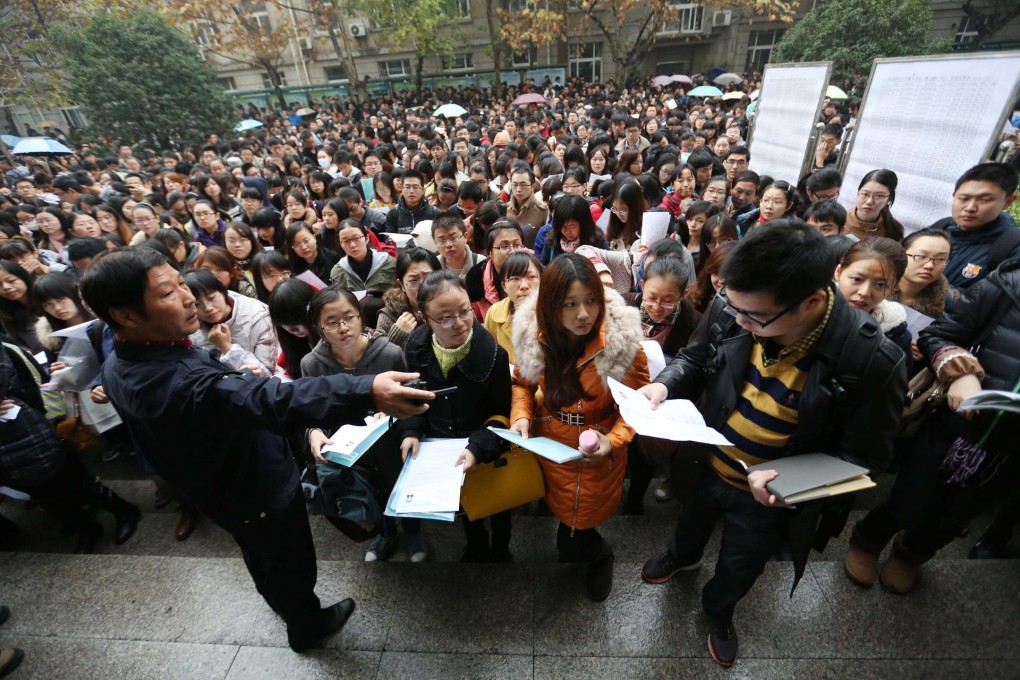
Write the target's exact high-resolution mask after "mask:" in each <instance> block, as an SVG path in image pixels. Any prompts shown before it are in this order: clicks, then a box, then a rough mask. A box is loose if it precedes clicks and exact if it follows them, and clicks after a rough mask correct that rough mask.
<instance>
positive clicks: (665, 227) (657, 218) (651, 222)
mask: <svg viewBox="0 0 1020 680" xmlns="http://www.w3.org/2000/svg"><path fill="white" fill-rule="evenodd" d="M670 217H672V215H670V214H669V213H668V212H664V211H658V212H646V213H645V214H644V215H642V216H641V243H643V244H644V245H646V246H648V247H651V246H653V245H655V244H656V243H658V242H659V241H661V240H662V239H664V238H666V232H667V231H669V218H670Z"/></svg>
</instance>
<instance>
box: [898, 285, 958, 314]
mask: <svg viewBox="0 0 1020 680" xmlns="http://www.w3.org/2000/svg"><path fill="white" fill-rule="evenodd" d="M954 297H956V296H954ZM892 299H893V300H895V301H897V302H899V299H900V294H899V291H896V294H895V295H894V296H893V298H892ZM948 299H949V281H948V280H946V277H945V276H940V277H939V278H938V279H937V280H935V281H932V282H931V283H929V284H928V285H927V286H925V287H924V289H922V290H921V292H920V293H919V294H918V296H917V299H916V300H914V304H913V305H911V306H912V307H913V308H914V309H915V310H916V311H918V312H920V313H921V314H924V315H925V316H930V317H931V318H933V319H937V318H939V317H940V316H942V312H944V311H945V310H946V301H947V300H948Z"/></svg>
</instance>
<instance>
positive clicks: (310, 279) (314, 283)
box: [294, 269, 329, 290]
mask: <svg viewBox="0 0 1020 680" xmlns="http://www.w3.org/2000/svg"><path fill="white" fill-rule="evenodd" d="M294 278H295V279H298V280H299V281H304V282H305V283H307V284H308V285H309V286H311V287H312V288H315V289H316V290H322V289H323V288H329V284H328V283H326V282H325V281H323V280H322V279H320V278H319V277H318V276H316V275H315V272H313V271H312V270H311V269H306V270H305V271H303V272H301V273H300V274H298V275H297V276H295V277H294Z"/></svg>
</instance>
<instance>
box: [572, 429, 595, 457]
mask: <svg viewBox="0 0 1020 680" xmlns="http://www.w3.org/2000/svg"><path fill="white" fill-rule="evenodd" d="M577 443H578V445H579V446H580V447H581V450H582V451H584V452H585V453H595V452H596V451H598V449H599V436H598V434H596V433H595V430H585V431H584V432H582V433H581V436H580V437H578V438H577Z"/></svg>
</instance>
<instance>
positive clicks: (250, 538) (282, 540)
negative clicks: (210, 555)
mask: <svg viewBox="0 0 1020 680" xmlns="http://www.w3.org/2000/svg"><path fill="white" fill-rule="evenodd" d="M224 528H225V529H227V531H229V532H230V534H231V535H232V536H233V537H234V540H235V541H237V544H238V545H239V546H240V547H241V554H242V556H243V557H244V564H245V566H247V567H248V572H249V573H250V574H251V578H252V581H254V582H255V588H256V589H257V590H258V591H259V594H260V595H262V597H263V598H264V599H265V600H266V602H267V603H269V606H270V607H272V608H273V610H274V611H275V612H276V613H277V614H279V615H280V617H281V618H282V619H283V620H284V621H285V622H286V623H287V637H288V638H289V639H290V641H291V642H292V643H295V642H297V643H301V642H305V641H312V640H315V639H317V638H318V634H319V631H320V630H321V629H322V626H323V622H324V617H323V614H322V610H321V607H320V605H319V598H318V597H317V596H316V595H315V580H316V578H317V567H316V564H315V544H314V543H313V542H312V530H311V528H310V527H309V525H308V512H307V510H306V509H305V499H304V495H303V494H302V493H301V491H300V488H297V489H295V491H294V500H293V501H291V503H290V505H288V506H287V507H286V508H285V509H284V510H282V511H281V512H279V513H277V514H275V515H273V516H268V517H265V518H263V519H258V520H252V521H251V522H250V523H249V524H243V523H241V524H238V525H232V526H225V527H224Z"/></svg>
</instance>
